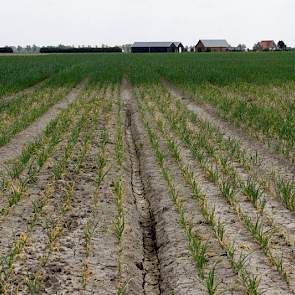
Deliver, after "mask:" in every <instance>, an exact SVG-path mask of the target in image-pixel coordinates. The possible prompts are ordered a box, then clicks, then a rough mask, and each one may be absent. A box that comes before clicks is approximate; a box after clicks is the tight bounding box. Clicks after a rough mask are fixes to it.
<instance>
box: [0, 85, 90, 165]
mask: <svg viewBox="0 0 295 295" xmlns="http://www.w3.org/2000/svg"><path fill="white" fill-rule="evenodd" d="M86 84H87V80H84V81H82V82H81V83H80V84H78V85H77V86H76V87H75V88H73V89H72V90H71V91H70V93H69V94H68V95H67V96H66V97H65V98H64V99H63V100H61V101H60V102H58V103H57V104H55V105H54V106H53V107H52V108H51V109H50V110H49V111H48V112H47V113H45V114H44V115H43V116H41V117H40V118H39V119H38V120H37V121H36V122H34V123H33V124H32V125H31V126H30V127H28V128H26V129H25V130H23V131H22V132H20V133H19V134H17V135H16V136H15V137H14V138H13V139H12V140H11V142H10V143H9V144H7V145H5V146H3V147H1V148H0V169H1V168H2V166H3V165H4V164H5V162H7V161H9V160H12V159H14V158H15V157H17V156H18V155H20V153H21V151H22V148H23V147H24V145H25V144H27V143H30V142H32V141H33V140H34V139H35V138H37V137H38V136H40V135H41V134H42V132H43V130H44V128H45V127H46V126H47V124H48V123H49V122H50V121H51V120H53V119H54V118H56V116H57V115H58V114H59V113H60V111H61V110H63V109H65V108H67V106H68V105H70V104H71V103H72V102H73V101H74V100H75V99H76V98H77V97H78V95H79V94H80V93H81V92H82V90H83V89H84V88H85V86H86Z"/></svg>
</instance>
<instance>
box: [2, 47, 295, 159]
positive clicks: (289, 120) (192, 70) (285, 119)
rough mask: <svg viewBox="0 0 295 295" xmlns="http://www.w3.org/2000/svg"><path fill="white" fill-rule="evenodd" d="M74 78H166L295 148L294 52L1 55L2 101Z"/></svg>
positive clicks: (285, 149) (286, 146) (227, 114)
mask: <svg viewBox="0 0 295 295" xmlns="http://www.w3.org/2000/svg"><path fill="white" fill-rule="evenodd" d="M66 72H69V73H71V74H68V75H66V74H65V73H66ZM60 75H61V76H60ZM72 75H78V77H77V78H76V79H77V80H79V79H82V76H85V77H86V76H90V77H92V79H93V80H95V81H99V80H100V81H114V82H116V81H120V80H121V79H122V77H123V76H124V75H127V76H128V77H129V79H130V81H131V82H132V83H134V84H142V83H143V84H146V83H157V82H159V80H160V78H166V79H168V80H170V81H171V82H172V83H174V84H175V85H176V86H178V87H180V88H181V89H184V90H186V91H187V93H190V95H192V97H194V98H195V99H196V100H197V101H198V102H206V103H209V104H211V105H213V106H214V107H216V108H217V110H218V111H219V112H220V115H222V116H223V117H224V118H226V119H228V120H232V121H233V122H235V123H236V124H238V125H243V126H244V127H245V128H248V129H249V130H252V131H254V133H255V132H258V133H259V134H260V133H262V134H263V135H264V136H267V137H274V138H275V139H278V140H279V141H280V142H282V143H283V145H282V146H281V148H282V150H283V152H286V153H288V151H289V150H290V149H292V147H293V146H294V142H295V128H294V126H295V116H294V110H295V101H294V91H295V82H294V81H295V54H294V53H292V52H273V53H271V52H270V53H208V54H207V53H205V54H152V55H150V54H139V55H131V54H128V55H127V54H68V55H61V54H55V55H44V56H42V55H38V56H1V57H0V98H1V97H4V96H6V95H9V94H11V93H14V92H16V91H18V90H21V89H24V88H26V87H28V86H31V85H33V84H35V83H37V82H38V81H41V80H44V79H45V78H50V79H49V82H48V83H52V85H55V84H56V83H58V84H60V85H62V84H63V83H66V82H67V81H68V82H70V83H71V82H72V79H73V77H72ZM61 77H62V78H61ZM79 77H80V78H79Z"/></svg>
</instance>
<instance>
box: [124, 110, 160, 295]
mask: <svg viewBox="0 0 295 295" xmlns="http://www.w3.org/2000/svg"><path fill="white" fill-rule="evenodd" d="M131 124H132V115H131V110H130V108H128V106H127V109H126V125H125V132H126V134H125V138H126V144H127V153H128V155H129V158H130V165H131V167H130V168H131V169H130V182H131V188H132V194H133V197H134V201H135V202H136V208H137V210H138V213H139V214H138V215H139V223H140V226H141V229H142V241H143V261H142V265H138V267H139V268H141V269H142V271H143V286H142V287H143V293H144V294H154V295H156V294H161V291H160V287H159V280H160V271H159V259H158V253H157V245H156V232H155V220H154V216H153V213H152V211H151V206H150V202H149V200H148V199H147V198H146V196H145V192H144V184H143V181H142V178H141V177H142V176H141V166H140V159H139V156H138V147H137V146H136V143H135V140H134V137H133V133H132V129H131Z"/></svg>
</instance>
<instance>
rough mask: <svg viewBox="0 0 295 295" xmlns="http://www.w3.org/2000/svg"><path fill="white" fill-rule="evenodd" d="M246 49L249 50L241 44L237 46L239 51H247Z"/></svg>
mask: <svg viewBox="0 0 295 295" xmlns="http://www.w3.org/2000/svg"><path fill="white" fill-rule="evenodd" d="M246 49H247V46H246V45H245V44H239V45H238V46H237V50H238V51H246Z"/></svg>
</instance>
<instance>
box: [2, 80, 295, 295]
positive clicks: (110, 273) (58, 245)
mask: <svg viewBox="0 0 295 295" xmlns="http://www.w3.org/2000/svg"><path fill="white" fill-rule="evenodd" d="M85 85H86V81H83V82H81V83H80V84H79V85H78V86H77V87H76V88H75V89H73V90H72V91H71V92H70V93H69V94H68V96H67V97H66V98H65V99H64V100H62V101H61V102H59V103H58V104H56V105H55V106H54V107H53V108H52V109H50V111H49V112H48V113H46V114H45V115H44V116H42V117H41V118H40V119H39V120H38V121H37V122H35V123H34V124H33V125H32V126H30V127H29V128H27V129H26V130H24V131H23V132H21V133H19V134H18V135H17V136H16V137H15V138H14V139H13V141H12V142H11V144H9V145H7V146H5V147H3V148H0V166H1V165H4V164H5V162H6V161H7V160H10V159H14V158H15V157H16V156H17V155H19V154H20V153H21V150H22V148H23V146H24V145H25V144H26V143H28V142H30V141H32V140H33V139H35V138H37V137H38V136H40V135H41V133H42V131H43V130H44V128H45V127H46V125H47V124H48V123H49V122H50V120H52V119H53V118H55V117H56V116H57V114H58V113H59V112H60V111H61V110H62V109H64V108H66V107H68V106H69V104H70V103H71V102H73V101H74V100H75V99H76V98H77V96H78V95H79V93H80V92H81V91H82V90H83V89H84V87H85ZM166 86H167V87H168V88H169V90H170V91H171V93H172V94H173V95H174V96H175V99H179V100H181V101H183V103H184V105H185V106H186V107H187V108H188V109H190V110H192V111H193V112H196V113H197V114H198V116H199V117H200V118H201V119H203V120H204V121H206V122H210V123H211V124H213V125H215V126H217V127H218V128H220V129H221V130H222V132H223V136H224V138H228V137H232V138H234V139H235V140H237V141H239V142H240V143H241V146H242V148H243V149H244V150H245V152H247V153H249V154H253V153H254V154H256V152H258V153H259V157H260V159H261V163H262V164H261V166H259V167H255V171H252V172H253V173H256V174H257V173H260V174H261V178H262V179H264V178H267V179H269V180H271V177H272V176H271V171H272V170H275V171H276V173H277V174H278V175H281V176H282V177H284V178H285V179H293V176H294V171H293V170H292V169H293V168H292V167H290V166H288V165H285V164H286V163H285V162H283V161H282V160H281V159H280V157H277V156H274V155H273V154H272V153H270V152H269V150H268V149H267V148H266V147H265V146H264V145H263V144H261V143H259V142H257V141H255V140H254V139H252V138H249V137H247V136H245V135H244V134H243V133H242V131H241V130H236V129H235V128H234V127H232V126H230V125H229V124H228V123H226V122H224V121H222V120H221V119H219V118H218V117H217V116H216V115H215V114H214V112H213V111H212V112H211V111H209V110H208V109H205V108H203V106H198V105H196V104H195V103H193V102H192V101H190V100H189V99H182V98H183V95H182V94H181V93H180V92H178V91H177V89H176V88H175V87H172V86H171V85H170V84H169V85H168V84H166ZM116 87H117V88H116ZM95 91H97V92H98V93H97V96H95V93H94V97H97V99H98V100H99V102H100V107H101V108H100V109H99V110H97V111H96V112H95V113H92V112H89V117H87V125H86V127H87V128H88V129H91V130H93V137H91V140H90V141H89V142H88V143H87V145H86V147H87V150H86V154H85V159H84V160H83V164H82V166H81V169H80V170H79V171H77V170H76V168H77V166H76V165H77V163H78V161H79V155H80V152H81V150H82V149H83V147H85V146H84V142H83V138H84V137H83V136H85V134H86V133H87V131H88V129H87V128H85V129H83V130H82V131H81V134H80V135H79V138H78V141H77V144H76V145H75V147H74V150H73V153H72V154H71V155H70V158H69V159H68V162H67V163H66V166H65V172H64V174H63V176H61V177H60V178H59V179H55V178H54V177H53V169H54V164H56V163H59V162H60V161H62V159H63V157H64V155H65V154H66V147H67V144H68V141H69V137H70V136H69V134H70V132H71V131H72V129H71V128H70V130H68V132H67V133H66V134H65V136H64V137H65V138H64V139H63V140H62V141H61V142H60V143H59V144H58V146H57V148H56V150H55V152H54V153H53V155H52V156H51V157H50V158H49V159H48V160H47V162H46V164H45V165H44V166H43V168H42V169H41V171H40V172H39V173H38V175H37V177H36V179H35V181H34V182H33V181H32V182H30V183H29V184H28V188H27V190H26V193H25V195H24V196H22V198H21V200H19V202H18V203H17V204H16V205H15V206H13V208H11V210H10V211H9V212H8V213H7V214H6V215H4V214H2V215H1V217H0V236H1V238H0V256H1V261H2V263H1V264H0V293H1V292H2V293H3V294H100V295H123V294H128V295H195V294H200V295H203V294H204V295H205V294H213V293H209V291H208V289H207V281H206V280H207V278H208V276H209V274H210V272H211V271H212V270H214V286H216V293H214V294H224V295H244V294H250V293H249V289H248V290H247V288H246V286H245V283H244V282H243V279H242V277H241V275H240V273H239V272H238V271H236V269H234V267H233V265H232V261H231V260H230V258H229V255H228V252H227V250H226V249H225V247H224V244H223V243H221V241H220V239H219V237H218V236H217V235H216V232H215V231H214V230H213V229H212V226H211V225H210V224H209V222H208V221H206V220H207V219H206V218H205V217H204V212H203V211H202V207H201V205H200V202H199V200H198V199H197V198H194V197H193V190H192V187H191V185H189V184H188V182H187V181H186V179H185V177H184V175H183V173H182V171H181V169H180V163H179V162H178V161H177V160H176V159H175V157H174V156H173V154H172V153H171V152H170V150H169V146H168V145H167V140H166V137H165V136H163V134H162V133H161V131H160V129H159V128H158V125H157V124H156V123H155V120H154V119H155V118H157V119H160V120H162V121H163V122H164V121H165V120H166V118H165V115H164V114H163V113H161V112H160V110H159V109H157V107H156V106H155V112H153V113H150V112H149V111H148V110H144V111H143V113H144V117H145V118H146V119H147V121H148V122H149V126H150V128H151V129H152V130H153V132H154V133H155V135H156V137H157V139H158V144H159V148H160V150H161V151H162V153H163V155H164V161H165V167H167V170H168V171H169V173H170V175H171V179H172V180H173V182H174V184H175V188H176V190H177V192H178V193H179V196H180V199H181V203H182V205H183V210H184V217H185V219H186V220H187V221H188V222H189V223H190V224H191V225H192V233H193V234H194V235H196V236H198V238H199V239H200V240H201V241H202V243H203V244H204V245H206V248H207V252H206V257H205V259H206V265H205V269H204V277H203V278H202V276H201V275H200V273H199V270H198V267H197V264H196V260H195V259H194V257H193V255H192V252H191V251H190V248H189V240H188V236H187V232H186V231H185V229H184V227H183V226H182V225H181V222H180V221H181V220H180V213H179V211H178V210H177V206H176V204H175V202H173V200H172V198H171V194H170V191H169V187H168V184H167V181H166V180H165V177H164V176H163V170H162V169H161V166H160V165H159V163H158V161H157V158H156V156H155V151H154V150H153V147H152V145H151V142H150V137H149V134H148V132H147V129H146V126H145V125H144V120H143V118H142V117H141V114H140V109H139V103H140V99H142V98H141V97H139V96H137V93H138V92H136V91H135V89H134V88H133V87H132V86H131V84H130V83H129V82H128V80H127V79H124V80H123V82H122V85H121V86H120V87H119V85H116V86H114V85H108V86H106V91H105V92H103V91H101V92H99V90H94V92H95ZM119 92H120V93H119ZM101 93H103V94H101ZM118 97H120V98H121V100H122V102H123V108H122V110H121V115H122V116H123V122H124V123H123V124H124V126H123V127H124V130H123V134H122V137H123V138H122V140H123V150H124V153H123V160H122V165H119V164H118V162H117V160H116V152H117V145H116V144H117V142H116V141H117V134H116V132H117V128H118V126H117V122H118V121H117V115H118V110H119V106H118V104H117V98H118ZM108 102H112V108H110V109H109V108H108V107H107V106H108ZM155 104H156V103H155ZM87 114H88V113H87ZM77 120H78V119H77ZM165 122H166V121H165ZM167 125H168V123H167ZM190 127H191V129H192V131H193V132H196V133H197V132H200V130H199V129H198V128H199V127H198V126H190ZM73 128H74V127H73ZM103 130H104V131H106V132H107V134H108V137H107V143H106V149H105V157H106V159H107V161H106V167H105V172H106V173H105V175H104V178H103V182H102V183H101V184H100V185H99V186H98V185H97V175H98V174H97V173H98V163H99V157H98V156H99V155H100V152H101V149H102V142H103V140H104V139H105V138H104V136H105V134H104V133H103ZM167 135H169V136H171V137H172V138H173V139H174V140H175V143H176V144H177V147H178V149H179V152H180V155H181V164H182V165H183V166H186V167H190V169H191V172H192V173H193V174H194V176H195V177H196V181H197V183H198V185H199V188H200V190H201V191H202V193H203V194H204V195H205V196H206V202H207V206H208V208H209V209H210V210H212V211H213V210H214V208H215V214H216V218H217V220H218V221H219V222H221V223H222V224H223V225H224V237H225V240H226V242H227V243H231V244H233V245H235V248H236V252H235V255H234V256H235V259H238V258H239V257H240V255H247V263H246V264H245V265H244V267H245V269H246V270H247V272H248V274H250V275H253V276H255V275H257V276H258V278H259V282H260V284H259V288H258V290H259V292H260V293H259V294H268V295H274V294H294V293H295V291H294V290H295V284H294V282H295V273H294V270H293V265H294V263H295V254H294V253H295V239H294V233H295V223H294V216H293V213H291V212H289V211H288V210H287V209H285V208H284V207H283V206H282V204H281V203H280V201H279V200H278V198H277V197H276V196H275V194H274V193H273V192H272V190H271V189H270V190H269V191H267V192H266V193H265V197H267V199H268V203H267V205H266V208H265V211H264V212H263V215H262V214H261V220H262V221H263V223H264V226H265V228H264V229H265V230H269V229H272V228H274V229H275V230H274V234H273V237H272V240H271V242H270V246H271V249H272V251H273V253H274V254H275V255H276V256H278V257H280V255H282V253H283V258H282V261H283V263H284V266H285V267H286V270H287V271H288V276H289V282H288V283H287V282H286V280H284V278H283V277H282V275H281V274H280V273H279V271H278V270H277V269H276V267H275V266H274V265H273V264H272V262H271V259H269V256H267V255H266V253H265V252H264V251H263V249H262V248H261V247H260V245H259V243H257V241H255V239H254V238H253V236H252V235H251V234H250V233H249V231H248V230H247V229H246V227H245V226H244V224H243V223H242V221H241V219H240V216H239V215H238V214H237V211H236V210H235V208H234V206H233V205H232V204H230V203H229V202H227V200H226V199H225V198H224V197H223V195H222V194H221V192H220V188H219V187H218V185H217V184H216V183H214V182H213V181H211V180H210V179H209V178H208V175H207V174H206V172H205V171H204V169H203V167H202V166H201V165H199V164H198V162H197V161H196V159H195V158H194V156H193V154H192V152H191V150H190V149H189V148H188V147H187V146H186V145H185V143H184V142H183V141H182V140H181V138H180V136H179V135H178V134H177V133H176V132H175V130H173V129H172V128H168V129H167ZM208 161H209V160H208ZM229 161H230V164H231V165H232V166H233V167H234V168H235V169H236V171H237V173H238V175H239V176H240V177H241V179H242V180H245V179H247V178H248V176H249V175H251V173H252V172H251V171H248V170H245V169H244V167H242V166H241V165H240V164H239V163H237V162H236V161H235V160H234V159H230V160H229ZM119 179H120V180H121V181H122V186H123V199H122V204H121V205H122V208H123V210H122V211H123V213H122V214H123V217H124V223H123V226H124V228H123V231H122V236H121V239H118V235H116V231H115V225H116V220H117V218H118V216H119V215H118V213H119V212H118V207H119V206H120V204H119V203H118V202H119V201H118V199H116V194H115V183H116V181H118V180H119ZM1 198H2V199H1V200H0V203H1V204H6V203H7V199H5V198H6V196H5V195H3V196H1ZM40 202H43V203H42V204H43V207H42V208H41V211H40V213H39V215H37V217H36V219H35V220H34V219H33V218H34V216H35V213H36V210H37V209H38V208H37V207H36V206H37V205H38V204H40ZM237 202H238V204H239V206H240V208H241V212H243V213H244V214H246V215H247V216H248V217H249V218H251V219H253V220H254V219H255V218H256V216H258V215H259V214H260V213H259V212H258V210H256V208H254V207H253V205H252V204H251V203H250V202H249V200H247V198H246V197H245V196H244V195H243V194H239V195H238V201H237ZM88 239H89V240H88ZM22 240H25V244H24V245H22V247H20V248H18V247H16V245H18V246H19V241H22ZM15 251H16V252H17V253H16V252H15ZM15 253H16V254H15Z"/></svg>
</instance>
